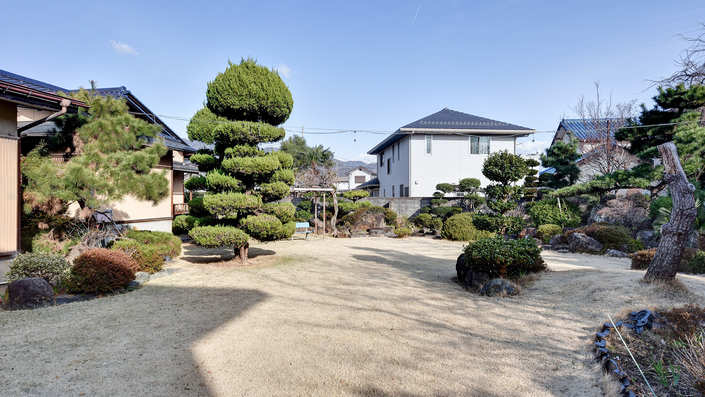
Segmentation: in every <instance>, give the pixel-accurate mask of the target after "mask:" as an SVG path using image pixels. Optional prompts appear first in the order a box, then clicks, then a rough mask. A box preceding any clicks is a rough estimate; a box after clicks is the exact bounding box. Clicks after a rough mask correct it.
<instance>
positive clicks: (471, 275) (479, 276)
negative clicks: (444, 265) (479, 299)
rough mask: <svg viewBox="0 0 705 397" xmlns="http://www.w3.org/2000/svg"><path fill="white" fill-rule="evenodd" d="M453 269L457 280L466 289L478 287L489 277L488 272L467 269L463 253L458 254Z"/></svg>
mask: <svg viewBox="0 0 705 397" xmlns="http://www.w3.org/2000/svg"><path fill="white" fill-rule="evenodd" d="M455 271H456V273H457V274H458V282H459V283H460V284H461V285H462V286H463V287H465V288H466V289H473V290H477V289H480V288H481V287H482V286H483V285H485V283H487V281H488V280H489V279H490V275H489V273H485V272H478V271H476V270H472V269H469V268H468V267H467V265H466V262H465V255H464V254H460V256H459V257H458V260H457V261H456V262H455Z"/></svg>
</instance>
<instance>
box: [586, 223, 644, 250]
mask: <svg viewBox="0 0 705 397" xmlns="http://www.w3.org/2000/svg"><path fill="white" fill-rule="evenodd" d="M584 233H585V234H586V235H588V236H590V237H592V238H594V239H595V240H597V241H599V242H600V243H601V244H602V246H603V247H604V248H605V249H606V250H607V249H615V250H622V249H623V247H624V246H627V247H629V246H630V244H632V242H633V241H634V239H633V238H632V236H631V232H630V231H629V229H627V228H626V227H624V226H619V225H613V224H611V223H605V222H595V223H593V224H592V225H590V226H588V227H586V228H585V229H584Z"/></svg>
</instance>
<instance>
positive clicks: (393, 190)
mask: <svg viewBox="0 0 705 397" xmlns="http://www.w3.org/2000/svg"><path fill="white" fill-rule="evenodd" d="M392 197H394V185H392Z"/></svg>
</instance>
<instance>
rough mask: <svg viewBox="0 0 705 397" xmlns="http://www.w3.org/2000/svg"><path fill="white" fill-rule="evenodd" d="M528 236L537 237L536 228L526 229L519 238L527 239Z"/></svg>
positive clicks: (520, 233)
mask: <svg viewBox="0 0 705 397" xmlns="http://www.w3.org/2000/svg"><path fill="white" fill-rule="evenodd" d="M527 236H529V237H536V228H535V227H527V228H526V229H524V230H522V231H521V232H519V238H526V237H527Z"/></svg>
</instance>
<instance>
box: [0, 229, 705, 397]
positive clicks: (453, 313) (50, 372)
mask: <svg viewBox="0 0 705 397" xmlns="http://www.w3.org/2000/svg"><path fill="white" fill-rule="evenodd" d="M297 237H298V236H297ZM462 246H463V244H462V243H455V242H448V241H439V240H432V239H427V238H409V239H386V238H367V239H332V238H326V239H325V240H322V239H320V238H316V237H313V236H311V241H309V242H306V241H303V240H301V239H295V240H294V241H293V242H292V241H280V242H275V243H269V244H254V245H253V246H252V248H251V256H253V258H251V260H250V265H251V266H250V267H247V268H242V267H238V266H236V265H235V264H234V263H232V262H228V259H229V258H231V256H232V255H231V252H230V251H228V250H205V249H202V248H198V247H193V246H188V245H187V246H185V253H184V256H183V257H182V258H181V259H180V260H179V261H176V262H175V263H174V264H173V265H172V266H173V267H179V268H182V269H184V271H183V272H180V273H178V274H174V275H172V276H170V277H165V278H161V279H158V280H155V281H152V282H150V283H149V284H147V285H146V286H145V287H144V288H142V289H140V290H138V291H135V292H131V293H129V294H125V295H119V296H115V297H110V298H103V299H96V300H93V301H90V302H82V303H75V304H69V305H62V306H56V307H52V308H47V309H42V310H35V311H23V312H0V346H1V347H2V352H1V353H0V395H3V396H80V395H85V396H181V395H184V396H191V395H193V396H404V397H417V396H419V397H420V396H459V395H463V396H596V395H600V394H601V387H600V385H599V377H598V376H596V375H595V373H594V372H593V371H592V362H591V361H589V360H587V359H586V358H585V357H586V354H585V345H586V343H587V339H588V337H589V335H590V333H591V332H593V331H594V329H595V327H596V326H597V325H598V324H600V323H601V322H602V321H604V320H606V318H607V314H611V315H614V314H617V313H619V312H620V311H622V310H623V309H625V308H635V309H636V308H644V307H654V306H661V305H663V306H670V305H682V304H684V303H687V302H694V303H697V304H700V305H705V277H700V276H679V279H680V280H682V282H683V284H685V285H686V286H687V288H688V290H689V292H687V291H686V292H684V291H680V290H672V289H668V288H664V287H663V286H658V285H649V284H643V283H640V282H639V281H638V280H639V279H640V278H641V277H642V276H643V272H636V271H630V270H625V269H627V268H628V267H629V260H626V259H616V258H605V257H597V256H587V255H572V254H559V253H554V252H545V253H544V258H545V260H546V261H547V263H548V264H549V268H550V270H551V271H549V272H547V273H545V274H543V275H542V276H541V277H540V279H539V280H538V281H537V282H536V283H534V284H533V285H531V286H529V287H527V288H524V293H523V294H522V295H520V296H518V297H512V298H505V299H501V298H485V297H480V296H477V295H474V294H471V293H468V292H467V291H465V290H464V289H463V288H462V287H460V286H459V285H458V284H457V283H455V281H454V276H455V259H456V258H457V256H458V255H459V254H460V252H461V249H462ZM214 261H215V262H214ZM219 261H222V262H219ZM209 262H210V263H209Z"/></svg>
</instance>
